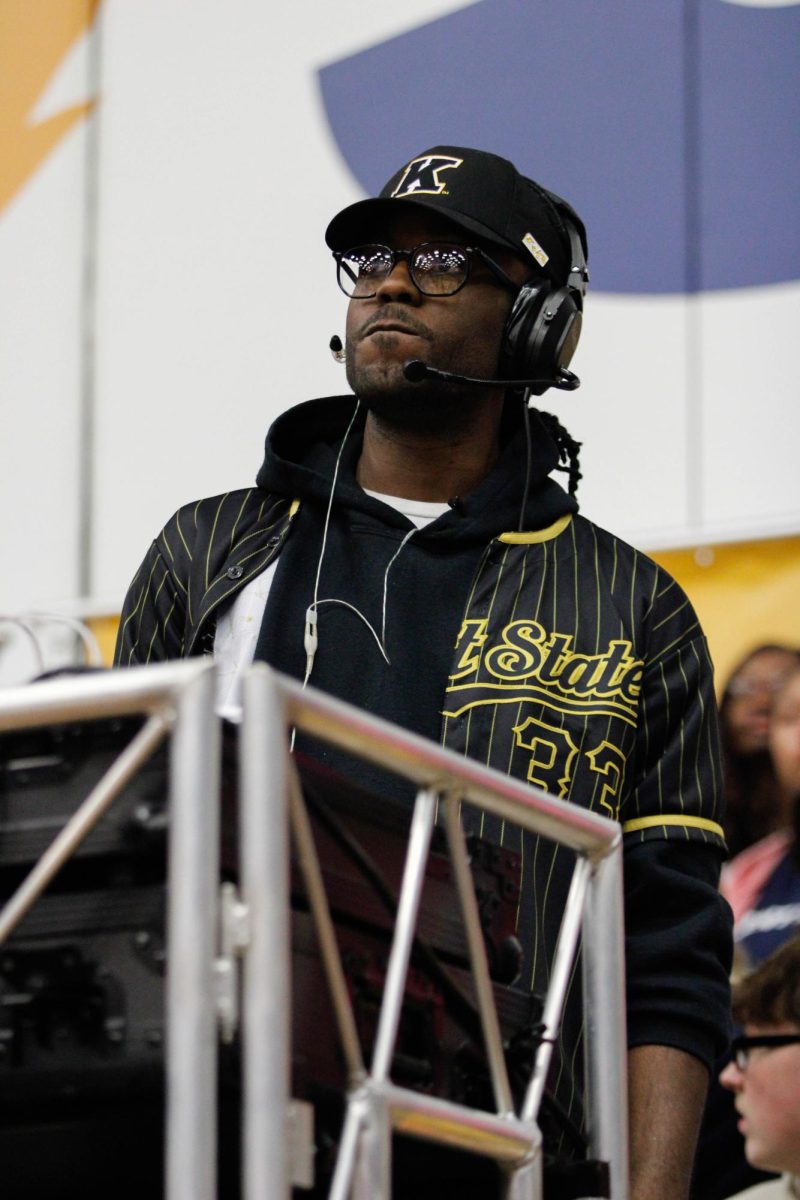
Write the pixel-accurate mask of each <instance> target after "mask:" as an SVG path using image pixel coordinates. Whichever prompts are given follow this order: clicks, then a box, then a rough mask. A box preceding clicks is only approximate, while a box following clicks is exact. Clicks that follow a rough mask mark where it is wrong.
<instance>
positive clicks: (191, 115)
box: [0, 0, 800, 612]
mask: <svg viewBox="0 0 800 1200" xmlns="http://www.w3.org/2000/svg"><path fill="white" fill-rule="evenodd" d="M491 2H492V0H484V4H486V3H491ZM499 2H500V0H498V3H499ZM571 2H572V3H575V2H576V0H571ZM619 2H620V0H615V3H616V5H617V6H619ZM664 2H665V3H666V2H667V0H664ZM725 2H726V0H705V3H706V4H712V3H713V4H723V3H725ZM65 3H66V0H65ZM76 3H77V0H76ZM555 3H556V0H539V3H538V5H537V4H536V3H532V4H530V5H528V8H529V9H530V11H531V14H532V18H534V17H535V16H536V13H537V11H539V10H542V8H543V6H545V7H546V5H547V4H555ZM508 7H509V5H508V3H506V4H505V9H506V10H507V9H508ZM790 7H797V6H796V5H795V6H790ZM480 8H481V6H480V5H464V4H458V3H456V2H454V0H438V2H436V0H404V4H403V5H402V6H389V5H383V4H375V3H374V0H372V2H368V0H347V2H340V3H337V5H336V6H330V5H324V4H322V3H321V2H319V0H317V2H315V3H307V4H299V5H292V6H289V5H268V4H265V3H264V2H263V0H235V2H234V3H231V4H227V5H224V6H223V5H220V4H218V3H213V2H212V0H194V2H192V3H189V2H188V0H173V2H172V3H169V4H165V3H163V0H136V2H133V0H104V3H102V5H101V8H100V15H99V18H98V22H97V25H96V28H95V33H94V34H93V35H91V36H94V37H95V38H98V39H99V41H98V42H96V43H95V49H96V51H97V63H98V65H99V71H100V79H99V103H98V106H97V109H96V112H95V115H94V116H93V117H91V118H90V119H89V121H88V122H80V123H78V124H77V125H76V126H75V127H73V129H72V130H71V131H70V132H69V133H68V134H67V135H66V136H65V137H64V138H63V140H62V141H61V142H60V143H59V144H58V145H57V147H56V148H55V149H54V151H53V152H52V153H51V154H50V155H49V157H48V158H47V159H46V160H45V161H44V163H43V164H42V165H41V166H40V167H39V169H38V170H37V171H36V172H34V173H33V174H32V175H31V177H30V178H29V179H28V181H27V183H26V184H25V186H24V187H23V188H22V189H21V190H20V191H19V192H18V193H17V195H16V196H15V198H14V199H13V200H12V201H11V202H10V203H9V204H8V205H7V206H6V207H5V208H3V209H1V210H0V280H1V281H2V282H1V283H0V339H1V340H0V347H2V348H1V349H0V398H1V399H2V418H0V419H1V420H2V436H1V437H0V456H1V457H0V512H2V514H3V519H2V523H1V524H0V553H1V554H2V561H3V564H4V568H3V575H2V580H1V581H0V612H19V611H22V610H28V609H31V608H43V607H56V608H62V609H63V608H65V607H69V606H70V604H73V603H75V602H78V607H80V606H81V605H82V604H83V603H84V601H86V600H87V599H88V600H91V601H92V602H93V603H94V604H96V605H97V606H99V607H104V606H108V607H110V608H112V609H113V608H114V607H117V606H119V604H120V603H121V600H122V597H123V594H124V591H125V587H126V584H127V581H128V579H129V578H130V576H131V574H132V573H133V571H134V570H135V568H136V566H137V564H138V561H139V560H140V558H141V556H142V554H143V552H144V550H145V548H146V545H147V543H148V542H149V540H150V538H151V537H152V536H153V535H154V534H155V532H156V531H157V529H158V528H159V526H160V525H161V524H162V523H163V521H164V520H165V519H166V518H167V517H168V516H169V515H170V513H171V512H172V511H173V510H174V509H175V508H176V507H177V506H178V505H179V504H180V503H182V502H184V501H186V500H189V499H192V498H194V497H197V496H200V495H205V494H211V493H214V492H216V491H222V490H225V489H227V488H231V487H237V486H243V485H246V484H248V483H250V482H251V481H252V480H253V477H254V474H255V471H256V469H257V467H258V465H259V463H260V458H261V449H262V444H263V436H264V432H265V430H266V427H267V425H268V424H269V422H270V420H271V419H272V418H273V417H274V416H275V415H276V414H277V413H278V412H279V411H281V410H282V409H284V408H286V407H287V406H288V405H290V404H293V403H296V402H299V401H301V400H304V399H307V398H309V397H311V396H314V395H323V394H326V393H329V392H332V391H336V390H341V389H343V387H344V379H343V372H342V370H341V368H338V367H336V366H335V365H334V364H333V363H332V361H331V359H330V356H329V353H328V350H327V343H328V340H329V337H330V335H331V333H333V332H334V331H336V330H341V329H342V327H343V321H344V307H345V303H346V302H345V300H344V297H342V296H341V295H340V294H339V293H338V290H337V288H336V285H335V281H334V275H333V270H332V263H331V260H330V257H329V254H328V252H327V250H326V248H325V245H324V241H323V233H324V228H325V225H326V223H327V221H328V219H329V218H330V216H331V215H332V214H333V213H334V212H335V211H337V210H338V208H340V207H341V206H342V205H344V204H346V203H348V202H349V201H351V200H353V199H355V198H357V197H358V196H360V195H362V194H363V193H362V191H361V189H360V187H359V185H358V183H357V182H356V180H355V179H354V178H353V176H352V175H351V173H350V171H349V169H348V167H347V165H346V163H345V162H344V160H343V158H342V155H341V154H340V151H339V149H338V147H337V143H336V141H335V139H334V136H333V134H332V130H331V127H330V125H329V123H328V118H327V115H326V112H325V110H324V106H323V102H322V98H321V93H320V87H319V79H318V75H317V72H318V69H319V68H320V67H322V66H324V65H326V64H328V63H330V62H333V61H335V60H338V59H342V58H346V57H347V56H349V55H351V54H354V53H355V52H357V51H360V50H364V49H367V48H369V47H371V46H373V45H376V44H377V43H381V42H384V41H386V40H387V39H389V38H394V37H396V36H397V35H399V34H402V33H404V32H405V31H406V30H411V29H414V28H415V27H417V26H420V25H424V24H425V23H426V22H431V21H433V20H435V19H436V18H439V17H443V16H445V15H446V14H450V13H456V12H459V11H460V10H466V9H474V10H475V11H476V13H477V12H478V10H479V9H480ZM400 9H402V15H398V12H399V10H400ZM498 11H499V9H498ZM534 34H535V20H533V19H532V38H533V36H534ZM88 42H89V38H88V37H83V38H82V39H80V40H79V41H78V42H77V44H76V45H75V46H74V48H73V49H72V50H70V51H69V52H68V53H67V54H66V55H65V57H64V58H63V59H62V60H61V62H60V63H59V66H58V68H57V69H56V71H55V73H54V74H53V75H52V76H51V77H50V79H49V81H48V83H47V86H46V88H45V90H44V91H43V93H42V95H41V96H40V98H39V101H38V104H37V110H36V115H38V116H40V115H42V114H45V115H46V114H47V113H48V112H54V111H58V110H59V108H61V107H64V106H65V105H67V104H71V103H75V102H77V101H79V100H81V99H85V98H86V97H87V95H90V94H91V93H92V91H93V86H94V85H93V83H92V82H91V80H90V79H89V74H90V72H89V70H88V67H87V54H86V52H87V45H88ZM532 44H533V43H532ZM485 49H486V48H485V47H483V46H478V47H476V52H477V53H478V54H483V53H485ZM534 58H535V56H534ZM432 66H433V67H435V64H432ZM410 69H412V68H411V67H410V65H409V64H408V62H398V64H397V71H398V77H399V75H400V74H403V73H405V72H407V71H408V70H410ZM384 82H385V88H386V89H391V87H392V82H393V81H392V79H391V78H387V79H386V80H385V81H384ZM676 86H677V84H676ZM364 103H365V104H368V103H369V97H368V96H365V97H364ZM564 103H565V104H568V103H569V89H568V88H567V89H566V90H565V94H564ZM601 103H602V97H598V104H601ZM92 123H94V124H92ZM656 136H658V131H657V130H656V129H654V137H656ZM87 137H88V138H89V139H90V140H89V141H88V143H87ZM92 137H93V138H94V139H95V141H94V142H93V141H91V138H92ZM442 140H445V141H446V140H448V135H447V131H446V130H445V131H444V135H443V138H442ZM87 145H88V146H89V148H90V150H91V148H92V146H94V147H95V148H96V151H97V160H96V167H95V165H94V164H93V162H92V161H91V160H90V161H88V163H87V157H86V151H87ZM415 148H416V149H421V148H422V146H416V147H415ZM403 157H405V150H404V151H403V153H402V154H400V155H399V157H398V160H397V162H398V164H399V162H400V161H402V158H403ZM396 165H397V164H396ZM518 165H519V166H520V167H521V168H523V169H527V170H528V171H529V172H530V173H532V174H534V175H536V174H537V164H536V162H535V161H532V162H530V163H528V162H519V163H518ZM542 181H543V182H545V183H547V184H548V185H549V186H551V187H553V188H554V189H555V190H559V188H560V187H561V186H562V185H561V183H560V181H559V180H558V179H552V178H544V177H542ZM92 184H95V185H96V187H97V220H96V222H94V221H93V220H92V219H91V210H90V212H89V218H90V219H89V223H88V228H89V236H88V237H87V236H85V228H86V225H87V221H86V202H87V196H88V198H89V200H91V196H92V192H91V188H90V189H89V190H88V191H87V185H92ZM564 190H565V191H566V188H565V189H564ZM591 233H592V230H591V228H590V249H591ZM652 236H654V237H657V236H658V231H656V230H654V231H653V232H652ZM787 236H796V235H792V234H787ZM590 258H591V253H590ZM87 270H88V274H87ZM87 280H88V291H87ZM93 289H94V290H93ZM84 318H85V319H86V320H87V321H88V332H89V335H90V336H85V334H84V333H82V321H83V320H84ZM799 318H800V283H796V282H791V281H790V282H782V283H778V284H774V285H764V286H759V287H755V288H744V289H742V288H739V289H737V288H730V289H726V290H720V291H717V292H705V293H702V294H700V295H695V296H688V297H687V296H681V295H676V294H672V295H658V296H647V295H635V296H634V295H625V294H612V293H608V292H603V291H602V290H597V291H595V292H593V293H592V294H590V298H589V303H588V307H587V316H586V322H585V332H584V338H583V342H582V345H581V348H580V350H579V352H578V355H577V357H576V360H575V363H574V366H575V368H576V370H577V371H578V373H579V374H580V375H581V376H582V378H583V380H584V386H583V387H582V388H581V390H580V391H579V392H577V393H575V394H572V395H568V396H567V395H558V396H552V394H551V396H548V397H547V398H546V399H547V405H548V406H549V407H551V408H553V409H554V410H555V411H557V412H558V413H559V414H560V416H561V417H562V419H563V420H564V421H565V423H566V424H568V426H569V427H570V429H571V431H572V432H573V433H574V434H575V435H576V436H577V437H579V438H581V439H583V441H584V442H585V449H584V453H583V470H584V477H585V478H584V481H583V483H582V485H581V490H580V495H581V498H582V503H583V507H584V510H585V511H587V512H588V513H589V514H590V515H591V516H593V517H594V518H595V519H596V520H597V521H598V522H599V523H601V524H603V525H606V526H610V527H612V528H614V529H615V530H616V531H617V532H620V533H622V534H623V535H625V536H627V537H628V538H630V539H631V540H633V541H634V542H636V543H638V544H640V545H643V546H664V545H681V544H690V543H695V542H707V541H715V540H719V539H727V538H733V537H737V536H759V535H768V534H776V533H781V532H789V531H796V530H797V529H798V525H799V524H800V484H799V483H798V472H797V469H796V466H795V461H794V460H795V457H796V450H795V447H796V446H797V444H798V440H799V435H800V406H798V403H797V401H798V391H799V390H800V389H799V388H798V380H799V379H800V357H799V356H798V352H797V340H796V332H795V330H796V329H797V327H798V325H799V324H800V320H799ZM82 413H85V414H87V416H88V419H89V423H90V426H91V429H92V432H93V443H87V442H86V441H85V440H84V439H83V435H82V426H81V420H82ZM87 471H88V472H90V476H89V477H88V483H89V484H90V485H91V488H90V492H91V494H92V495H93V500H92V503H91V507H90V511H89V512H88V514H87V516H88V526H87V528H86V529H82V528H81V501H80V497H81V487H82V486H84V488H85V487H86V484H87V477H86V474H85V473H86V472H87ZM82 478H83V483H82ZM84 494H86V493H84ZM81 563H83V571H84V575H85V576H86V586H85V587H84V586H83V585H82V583H81ZM82 592H86V593H87V595H84V596H82V595H81V593H82Z"/></svg>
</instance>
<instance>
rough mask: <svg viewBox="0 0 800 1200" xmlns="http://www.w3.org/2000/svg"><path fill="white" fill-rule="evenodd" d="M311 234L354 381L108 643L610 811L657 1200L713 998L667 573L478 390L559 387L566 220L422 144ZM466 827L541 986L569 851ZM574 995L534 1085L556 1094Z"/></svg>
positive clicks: (703, 825) (543, 444)
mask: <svg viewBox="0 0 800 1200" xmlns="http://www.w3.org/2000/svg"><path fill="white" fill-rule="evenodd" d="M326 238H327V241H328V245H329V246H330V248H331V249H332V250H333V252H334V257H335V258H336V261H337V272H338V279H339V283H340V285H341V287H342V290H343V291H345V292H346V294H348V295H349V296H350V297H351V299H350V304H349V307H348V313H347V339H346V342H347V346H346V364H347V378H348V382H349V383H350V386H351V387H352V389H353V392H354V395H350V396H345V397H336V398H330V399H326V400H319V401H313V402H311V403H310V404H307V405H301V406H300V407H299V408H298V409H295V410H292V411H290V412H288V413H285V414H284V415H282V416H281V417H279V418H278V420H277V421H276V422H275V424H274V425H273V427H272V429H271V431H270V433H269V436H268V440H267V453H266V457H265V461H264V464H263V466H262V468H261V470H260V472H259V474H258V477H257V487H256V488H255V489H251V490H250V491H247V492H237V493H234V494H228V495H226V496H224V497H216V498H213V499H211V500H205V501H201V502H200V503H199V504H197V505H193V506H187V507H186V508H184V509H181V510H180V511H179V512H178V513H177V514H176V516H175V517H174V518H173V519H172V521H171V522H170V523H169V524H168V525H167V526H166V528H165V529H164V530H163V531H162V533H161V534H159V536H158V538H157V539H156V541H155V542H154V543H153V545H152V547H151V549H150V551H149V553H148V555H147V558H146V559H145V562H144V564H143V565H142V568H141V569H140V572H139V574H138V575H137V577H136V578H135V580H134V582H133V584H132V586H131V589H130V592H129V595H128V598H127V601H126V604H125V609H124V612H123V618H122V624H121V631H120V639H119V644H118V651H117V661H118V663H120V664H122V665H126V664H129V663H137V662H138V663H144V662H150V661H153V660H156V659H164V658H173V657H179V656H181V655H187V654H199V653H203V652H207V651H211V650H212V649H213V651H214V654H215V657H216V658H217V661H218V663H219V664H220V670H221V673H222V677H223V690H224V693H225V694H224V695H223V696H222V698H221V699H222V704H223V707H224V708H225V709H226V710H227V711H233V709H234V708H235V699H236V697H235V689H236V682H237V679H238V676H239V674H240V672H241V669H242V668H243V667H244V666H246V665H247V664H248V663H249V661H251V660H252V657H253V655H254V654H255V657H256V658H259V659H264V660H266V661H267V662H269V663H271V664H272V665H274V666H275V667H277V668H278V669H279V670H281V671H284V672H287V673H289V674H291V675H294V676H296V677H297V678H300V679H304V680H308V679H310V680H311V682H312V683H313V684H314V685H315V686H317V687H320V688H322V689H323V690H326V691H328V692H331V693H333V694H334V695H336V696H339V697H342V698H343V699H346V700H348V701H351V702H353V703H355V704H358V705H360V706H362V707H364V708H367V709H369V711H371V712H374V713H376V714H378V715H380V716H383V717H386V718H387V719H389V720H391V721H395V722H397V723H399V724H401V725H403V726H405V727H407V728H409V729H412V730H414V731H416V732H418V733H421V734H424V735H426V736H428V737H431V738H434V739H436V740H440V741H441V742H443V744H444V745H446V746H448V747H450V748H452V749H454V750H456V751H458V752H460V753H463V754H466V755H469V756H472V757H475V758H477V759H480V760H481V761H483V762H486V763H488V764H489V765H490V766H492V767H495V768H497V769H498V770H501V771H504V772H507V773H510V774H512V775H515V776H518V777H520V778H522V779H527V780H529V781H530V782H531V783H533V784H535V785H537V786H540V787H543V788H545V789H547V790H549V791H551V792H553V793H555V794H556V795H559V796H561V797H564V798H566V799H568V800H571V801H572V802H574V803H578V804H583V805H584V806H585V807H588V808H591V809H593V810H594V811H597V812H600V813H603V814H604V815H606V816H610V817H613V818H616V819H619V820H620V821H621V822H622V827H623V832H624V834H625V845H626V851H625V879H626V884H625V887H626V909H627V923H628V927H627V934H626V956H627V972H628V980H627V982H628V1025H629V1044H630V1048H631V1049H630V1057H629V1079H630V1101H631V1114H632V1115H631V1134H632V1179H633V1192H632V1195H633V1196H634V1197H635V1200H649V1198H656V1197H657V1198H658V1200H664V1198H665V1197H667V1196H669V1197H670V1200H679V1198H680V1197H681V1196H683V1195H685V1193H686V1189H687V1187H688V1176H689V1171H690V1165H691V1160H692V1154H693V1147H694V1138H695V1134H696V1124H697V1120H698V1117H699V1113H700V1110H701V1108H702V1103H703V1098H704V1096H705V1091H706V1086H707V1078H708V1071H709V1065H710V1063H711V1062H712V1061H713V1058H714V1054H715V1052H718V1051H720V1050H721V1049H722V1045H721V1043H723V1042H724V1031H725V1027H726V1020H727V1004H728V992H727V965H728V964H727V956H728V953H729V939H730V931H729V923H728V917H727V913H726V910H725V908H724V906H723V905H721V902H720V900H719V897H718V894H717V887H716V885H717V880H718V874H719V860H720V857H721V855H722V853H723V850H724V843H723V840H722V831H721V828H720V824H719V822H720V817H721V814H720V812H719V808H718V800H717V787H718V784H719V765H718V752H717V735H716V725H715V716H714V697H713V690H712V680H711V668H710V663H709V660H708V655H707V651H706V647H705V640H704V638H703V635H702V631H701V629H700V628H699V625H698V623H697V619H696V617H695V615H694V613H693V612H692V609H691V606H690V605H689V603H688V601H687V600H686V597H685V596H684V595H683V594H682V593H681V592H680V590H679V589H678V587H677V585H676V584H675V583H674V582H673V581H672V580H671V579H669V577H668V576H666V575H665V574H664V573H663V572H662V571H661V570H660V569H659V568H658V567H657V566H656V565H655V564H654V563H652V562H651V561H649V560H648V559H646V558H645V557H644V556H642V555H640V554H638V553H637V552H636V551H635V550H633V549H632V548H631V547H629V546H626V545H625V544H624V543H622V542H620V541H619V540H618V539H616V538H614V537H612V536H611V535H610V534H608V533H606V532H605V531H603V530H600V529H598V528H597V527H596V526H594V525H592V524H591V523H590V522H588V521H587V520H585V519H584V518H583V517H582V516H580V515H578V512H577V503H576V501H575V499H574V495H573V494H572V493H573V492H574V488H575V485H576V483H577V478H578V474H579V472H578V465H577V444H576V443H574V442H573V441H572V440H571V439H570V438H569V436H568V435H567V434H566V432H565V431H564V430H563V429H562V428H561V427H560V425H558V423H557V422H556V421H555V419H554V418H549V417H547V414H539V413H537V412H536V411H535V410H534V411H532V412H529V411H528V408H527V406H526V404H525V402H524V389H520V388H518V387H509V386H507V385H506V384H505V383H504V382H502V380H509V379H519V378H528V379H530V378H532V379H535V380H538V381H539V382H538V383H536V384H535V385H534V390H535V391H537V392H538V393H541V392H542V391H544V390H545V389H546V387H547V386H550V385H551V384H552V385H555V386H570V385H571V384H572V383H573V382H574V377H571V376H570V375H569V372H568V370H567V368H568V364H569V361H570V356H571V353H572V351H573V350H574V347H575V344H576V342H577V337H578V333H579V330H580V321H581V315H582V309H583V294H584V291H585V287H586V279H587V273H586V263H585V259H586V234H585V230H584V228H583V225H582V223H581V221H580V219H579V218H578V216H577V214H576V213H575V212H574V211H573V210H572V209H571V208H570V206H569V205H568V204H567V203H566V202H565V201H563V200H561V199H560V198H559V197H557V196H555V195H554V194H553V193H551V192H548V191H546V190H545V189H543V188H541V187H540V186H539V185H537V184H535V183H533V182H532V181H530V180H528V179H526V178H524V177H523V176H521V175H520V174H519V173H518V172H517V171H516V169H515V168H514V166H513V165H512V164H511V163H509V162H507V161H506V160H505V159H501V158H498V157H496V156H495V155H491V154H486V153H484V152H481V151H476V150H471V149H466V148H461V147H453V146H439V147H435V148H434V149H432V150H430V151H426V152H425V153H423V154H421V155H418V156H416V157H415V158H414V159H412V160H411V161H410V162H409V163H406V164H404V166H403V167H402V168H401V169H400V170H399V171H398V172H397V173H396V175H395V176H393V178H392V179H391V180H390V181H389V183H388V184H387V185H386V187H385V188H384V189H383V191H382V193H381V196H380V197H379V198H377V199H375V200H366V201H361V202H359V203H357V204H354V205H351V206H350V207H349V208H346V209H345V210H344V211H343V212H341V213H339V214H338V215H337V216H336V217H335V218H334V219H333V221H332V222H331V224H330V226H329V227H328V231H327V234H326ZM336 341H337V339H334V340H333V342H332V347H333V346H335V344H336ZM414 361H416V365H415V366H414V367H408V366H407V364H408V363H409V362H414ZM420 363H424V364H427V366H428V367H432V368H435V369H437V370H438V371H439V372H450V373H451V374H452V375H456V376H459V377H463V376H470V377H472V379H473V382H471V383H468V382H457V381H454V380H453V379H444V378H442V377H440V376H437V375H435V374H431V372H430V371H426V369H425V367H421V366H420ZM409 376H411V378H409ZM423 376H424V378H423ZM415 379H416V380H417V381H416V382H414V381H413V380H415ZM476 379H477V380H483V381H485V382H484V383H482V384H481V383H475V382H474V380H476ZM565 461H566V463H567V466H566V467H564V462H565ZM559 468H562V469H568V470H569V477H570V489H569V494H567V493H566V492H565V491H563V490H562V488H561V487H560V486H559V485H558V484H556V483H555V482H554V481H553V480H552V479H550V478H549V476H550V473H551V472H552V471H553V470H554V469H559ZM248 630H255V634H253V635H252V636H248V633H247V631H248ZM313 752H314V753H316V754H317V756H318V757H322V758H324V759H325V760H326V761H327V762H329V763H331V764H332V765H334V766H336V767H338V768H340V769H342V770H344V771H345V772H347V773H349V774H352V775H353V776H354V777H355V778H356V779H357V780H358V781H359V782H360V783H362V784H365V785H367V786H368V787H370V788H371V789H372V790H373V791H377V792H378V793H379V794H384V793H386V794H389V793H391V791H392V788H393V786H394V785H393V783H392V781H390V780H389V779H387V778H385V777H383V776H381V775H380V774H379V773H377V772H373V771H371V770H370V769H369V768H366V767H362V766H360V765H358V764H356V763H354V762H353V761H352V760H349V759H344V758H342V757H341V756H339V755H336V754H334V753H332V752H331V751H330V750H320V749H318V748H315V749H314V751H313ZM480 829H481V832H483V833H484V834H485V835H486V836H489V837H494V838H496V839H497V840H499V841H501V842H503V843H504V844H506V845H509V846H512V847H513V848H514V849H516V850H520V851H521V854H522V861H523V881H522V894H521V898H520V915H519V923H518V929H519V935H520V938H521V940H522V942H523V944H524V945H525V947H526V960H525V973H524V981H525V983H526V984H528V985H529V986H530V987H532V988H533V989H534V990H536V991H540V992H541V991H544V990H545V987H546V983H547V976H548V970H549V962H550V957H551V954H552V950H553V943H554V938H555V933H556V931H557V928H558V921H559V919H560V915H561V912H562V911H563V906H564V901H565V896H566V890H567V887H568V882H569V869H570V865H571V856H570V855H569V853H567V852H566V851H562V850H561V849H560V848H556V847H553V846H552V845H549V844H548V843H546V842H544V841H542V842H541V843H540V842H538V841H536V840H534V839H528V838H527V835H526V837H525V838H524V839H520V835H519V831H515V830H511V829H508V828H506V827H500V826H499V824H497V825H496V824H493V823H492V822H491V821H488V820H487V821H486V822H485V823H482V824H481V826H480ZM579 991H580V988H579V985H578V986H576V987H574V988H573V990H572V996H571V1001H570V1004H569V1006H568V1013H567V1017H566V1019H565V1024H564V1029H563V1030H562V1038H561V1045H560V1055H559V1066H558V1068H557V1070H556V1072H555V1073H554V1076H553V1080H552V1086H553V1087H554V1088H555V1090H556V1093H557V1094H558V1096H559V1097H560V1098H561V1100H562V1102H563V1104H564V1105H565V1106H566V1107H567V1108H568V1109H569V1110H570V1111H571V1112H573V1113H578V1114H579V1110H580V1080H581V1070H582V1054H581V1037H580V1013H579V996H578V993H579Z"/></svg>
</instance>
